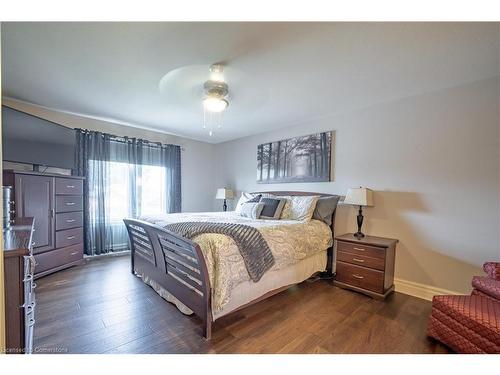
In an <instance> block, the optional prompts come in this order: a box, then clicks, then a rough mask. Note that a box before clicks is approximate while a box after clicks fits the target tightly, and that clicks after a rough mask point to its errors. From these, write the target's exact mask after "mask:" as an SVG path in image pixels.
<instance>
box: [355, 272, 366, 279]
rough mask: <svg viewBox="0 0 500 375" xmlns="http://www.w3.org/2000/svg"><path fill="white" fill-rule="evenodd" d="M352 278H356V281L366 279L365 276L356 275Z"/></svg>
mask: <svg viewBox="0 0 500 375" xmlns="http://www.w3.org/2000/svg"><path fill="white" fill-rule="evenodd" d="M352 277H354V278H355V279H364V277H363V276H360V275H356V274H355V273H353V274H352Z"/></svg>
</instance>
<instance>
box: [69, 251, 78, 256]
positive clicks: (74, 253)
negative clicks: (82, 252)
mask: <svg viewBox="0 0 500 375" xmlns="http://www.w3.org/2000/svg"><path fill="white" fill-rule="evenodd" d="M76 254H78V251H73V252H72V253H70V254H69V255H76Z"/></svg>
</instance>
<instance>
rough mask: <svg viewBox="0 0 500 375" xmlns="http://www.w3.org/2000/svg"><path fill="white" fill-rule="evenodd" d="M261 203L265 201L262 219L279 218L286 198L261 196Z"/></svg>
mask: <svg viewBox="0 0 500 375" xmlns="http://www.w3.org/2000/svg"><path fill="white" fill-rule="evenodd" d="M260 202H261V203H264V209H263V210H262V213H261V214H260V218H261V219H271V220H279V218H280V216H281V211H283V207H284V206H285V203H286V200H285V199H279V198H261V199H260Z"/></svg>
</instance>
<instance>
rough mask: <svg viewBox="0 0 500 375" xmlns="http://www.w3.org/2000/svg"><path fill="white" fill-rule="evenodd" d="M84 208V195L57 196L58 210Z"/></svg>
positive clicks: (80, 209)
mask: <svg viewBox="0 0 500 375" xmlns="http://www.w3.org/2000/svg"><path fill="white" fill-rule="evenodd" d="M82 210H83V197H82V196H81V195H80V196H78V195H59V196H56V212H71V211H82Z"/></svg>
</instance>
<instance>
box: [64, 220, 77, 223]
mask: <svg viewBox="0 0 500 375" xmlns="http://www.w3.org/2000/svg"><path fill="white" fill-rule="evenodd" d="M75 221H76V220H75V219H67V220H66V222H67V223H74V222H75Z"/></svg>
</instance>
